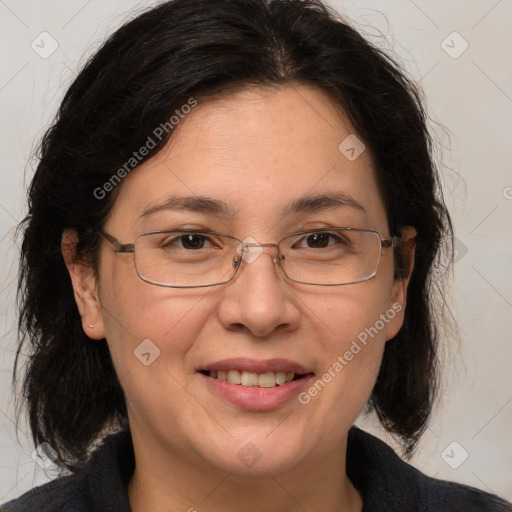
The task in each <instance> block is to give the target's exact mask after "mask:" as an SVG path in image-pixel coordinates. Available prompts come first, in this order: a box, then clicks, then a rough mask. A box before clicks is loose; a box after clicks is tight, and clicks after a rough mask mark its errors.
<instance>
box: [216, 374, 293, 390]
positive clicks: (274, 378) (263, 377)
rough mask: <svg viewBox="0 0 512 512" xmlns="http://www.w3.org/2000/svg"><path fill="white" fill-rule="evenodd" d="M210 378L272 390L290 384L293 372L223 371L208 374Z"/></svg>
mask: <svg viewBox="0 0 512 512" xmlns="http://www.w3.org/2000/svg"><path fill="white" fill-rule="evenodd" d="M209 375H210V377H213V378H214V379H215V378H216V379H219V380H227V381H228V382H230V383H231V384H240V385H242V386H246V387H254V386H258V387H260V388H273V387H275V386H281V385H283V384H284V383H286V382H290V381H292V380H293V378H294V377H295V373H293V372H287V373H286V372H266V373H255V372H239V371H238V370H229V371H228V372H226V371H223V370H218V371H212V372H209Z"/></svg>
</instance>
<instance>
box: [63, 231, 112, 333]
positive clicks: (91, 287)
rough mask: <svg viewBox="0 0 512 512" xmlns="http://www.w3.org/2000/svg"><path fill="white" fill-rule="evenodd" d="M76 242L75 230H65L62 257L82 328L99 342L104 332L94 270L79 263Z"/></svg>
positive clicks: (81, 262)
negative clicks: (69, 278)
mask: <svg viewBox="0 0 512 512" xmlns="http://www.w3.org/2000/svg"><path fill="white" fill-rule="evenodd" d="M77 242H78V235H77V232H76V230H74V229H66V230H65V231H64V232H63V233H62V239H61V251H62V256H63V257H64V262H65V264H66V267H67V269H68V272H69V275H70V277H71V283H72V285H73V290H74V294H75V301H76V304H77V306H78V311H79V312H80V318H81V319H82V328H83V330H84V332H85V333H86V334H87V336H89V338H92V339H94V340H101V339H103V338H104V337H105V332H104V328H103V317H102V315H101V307H100V300H99V296H98V292H97V286H96V285H97V282H96V276H95V273H94V269H93V268H92V267H91V266H90V265H87V264H85V263H84V262H83V261H81V259H80V257H79V255H78V254H77V252H76V245H77ZM91 326H92V327H91Z"/></svg>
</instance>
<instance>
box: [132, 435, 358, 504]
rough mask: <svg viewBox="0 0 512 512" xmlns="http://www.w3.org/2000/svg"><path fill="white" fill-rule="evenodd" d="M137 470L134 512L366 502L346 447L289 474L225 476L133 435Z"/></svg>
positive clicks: (294, 469) (302, 465)
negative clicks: (347, 463)
mask: <svg viewBox="0 0 512 512" xmlns="http://www.w3.org/2000/svg"><path fill="white" fill-rule="evenodd" d="M132 437H133V444H134V449H135V460H136V469H135V472H134V474H133V476H132V478H131V480H130V482H129V485H128V498H129V501H130V508H131V510H132V512H143V511H146V510H151V511H152V512H171V511H173V512H174V511H176V510H181V511H183V512H200V511H202V510H208V511H209V512H220V511H222V512H229V511H233V512H235V511H239V510H244V512H256V511H258V512H260V511H261V510H265V511H268V512H298V511H301V512H302V511H304V510H308V511H310V512H316V511H322V512H325V511H333V512H360V511H361V510H362V505H363V501H362V498H361V495H360V494H359V492H358V491H357V490H356V489H355V488H354V486H353V485H352V482H351V481H350V480H349V478H348V477H347V474H346V471H345V454H346V438H345V442H344V443H343V444H342V445H341V446H339V447H338V449H336V450H332V451H331V452H330V453H328V454H323V455H322V456H319V457H318V458H317V460H308V461H307V462H306V461H304V462H302V463H301V464H300V467H296V468H293V469H290V470H288V471H286V472H282V473H275V474H271V473H270V472H265V473H266V474H265V475H260V476H253V475H239V474H235V473H227V472H224V471H221V470H219V469H217V468H214V467H212V466H210V465H209V464H206V463H205V462H204V461H202V460H201V459H198V460H194V457H192V456H190V455H188V456H187V454H184V453H169V452H168V450H169V447H168V446H167V447H165V448H164V447H162V446H156V445H152V443H151V441H150V442H148V441H147V438H146V437H142V436H137V434H136V432H132Z"/></svg>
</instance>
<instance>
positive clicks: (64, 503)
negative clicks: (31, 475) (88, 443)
mask: <svg viewBox="0 0 512 512" xmlns="http://www.w3.org/2000/svg"><path fill="white" fill-rule="evenodd" d="M87 502H88V498H87V492H86V486H85V479H84V478H83V473H80V474H76V475H70V476H65V477H60V478H57V479H56V480H52V481H51V482H48V483H47V484H44V485H41V486H39V487H35V488H34V489H32V490H30V491H28V492H26V493H25V494H23V495H22V496H20V497H19V498H17V499H15V500H12V501H9V502H8V503H5V504H4V505H1V506H0V511H1V512H26V511H29V510H37V511H38V512H57V511H58V512H68V511H69V512H72V511H73V512H85V511H86V510H89V509H88V508H87Z"/></svg>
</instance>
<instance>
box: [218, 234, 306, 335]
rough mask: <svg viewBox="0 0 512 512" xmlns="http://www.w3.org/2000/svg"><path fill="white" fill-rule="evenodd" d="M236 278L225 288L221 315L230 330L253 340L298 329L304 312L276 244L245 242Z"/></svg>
mask: <svg viewBox="0 0 512 512" xmlns="http://www.w3.org/2000/svg"><path fill="white" fill-rule="evenodd" d="M241 245H242V247H240V248H239V250H237V253H238V255H237V258H242V261H241V263H240V265H241V267H240V269H239V270H238V273H237V275H236V276H235V278H234V279H233V280H232V281H230V282H229V283H227V284H226V285H225V289H224V292H223V298H222V300H221V303H220V306H219V310H218V316H219V320H220V322H221V323H222V324H223V326H224V327H225V328H226V329H228V330H246V331H248V333H250V335H251V336H253V337H258V338H263V337H268V336H270V335H271V334H272V333H273V332H274V331H277V330H279V331H280V332H281V333H282V332H286V331H291V330H293V329H296V328H297V326H298V325H299V320H300V312H299V308H298V301H297V300H296V294H295V293H294V292H293V290H291V288H290V286H289V284H288V283H287V282H286V281H287V280H286V277H285V275H284V272H283V270H282V268H281V266H280V262H279V259H278V250H277V245H276V244H270V243H269V244H259V243H254V242H244V243H243V244H241Z"/></svg>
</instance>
